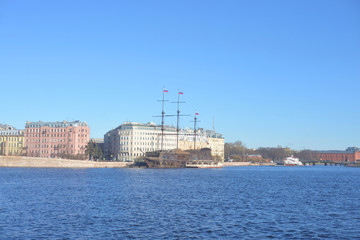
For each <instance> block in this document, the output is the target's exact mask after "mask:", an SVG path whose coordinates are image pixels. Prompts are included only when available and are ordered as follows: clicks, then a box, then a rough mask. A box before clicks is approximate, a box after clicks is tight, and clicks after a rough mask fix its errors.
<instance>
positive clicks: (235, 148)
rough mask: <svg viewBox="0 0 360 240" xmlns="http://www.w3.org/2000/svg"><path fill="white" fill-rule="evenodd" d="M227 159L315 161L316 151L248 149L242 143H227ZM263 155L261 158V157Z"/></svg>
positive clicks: (241, 160)
mask: <svg viewBox="0 0 360 240" xmlns="http://www.w3.org/2000/svg"><path fill="white" fill-rule="evenodd" d="M224 151H225V159H232V160H233V161H237V162H250V161H252V162H265V161H273V162H282V160H283V159H284V158H287V157H290V156H294V157H297V158H299V159H300V161H311V160H314V158H315V154H314V151H311V150H308V149H305V150H301V151H295V150H293V149H290V148H288V147H281V146H278V147H260V148H257V149H249V148H247V147H246V146H245V145H244V144H243V143H242V142H241V141H236V142H234V143H225V148H224ZM259 155H261V157H259Z"/></svg>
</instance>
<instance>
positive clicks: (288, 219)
mask: <svg viewBox="0 0 360 240" xmlns="http://www.w3.org/2000/svg"><path fill="white" fill-rule="evenodd" d="M359 184H360V169H359V168H346V167H318V166H316V167H226V168H223V169H45V168H43V169H32V168H0V239H267V238H274V239H326V238H327V239H359V238H360V187H359Z"/></svg>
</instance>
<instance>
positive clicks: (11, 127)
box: [0, 124, 16, 130]
mask: <svg viewBox="0 0 360 240" xmlns="http://www.w3.org/2000/svg"><path fill="white" fill-rule="evenodd" d="M0 130H16V128H14V127H13V126H10V125H9V124H0Z"/></svg>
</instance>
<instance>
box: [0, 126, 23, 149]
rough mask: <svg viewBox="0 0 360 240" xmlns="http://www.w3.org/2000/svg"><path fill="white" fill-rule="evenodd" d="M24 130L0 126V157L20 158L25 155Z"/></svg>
mask: <svg viewBox="0 0 360 240" xmlns="http://www.w3.org/2000/svg"><path fill="white" fill-rule="evenodd" d="M24 137H25V134H24V130H17V129H16V128H14V127H12V126H10V125H1V124H0V155H15V156H21V155H23V154H25V151H24V150H25V146H24Z"/></svg>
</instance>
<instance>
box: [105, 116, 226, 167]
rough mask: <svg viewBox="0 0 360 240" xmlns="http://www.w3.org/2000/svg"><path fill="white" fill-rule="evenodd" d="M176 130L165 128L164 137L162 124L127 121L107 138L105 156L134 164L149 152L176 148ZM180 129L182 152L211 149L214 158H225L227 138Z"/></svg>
mask: <svg viewBox="0 0 360 240" xmlns="http://www.w3.org/2000/svg"><path fill="white" fill-rule="evenodd" d="M176 135H177V134H176V128H175V127H171V126H164V136H163V138H162V134H161V125H156V124H155V123H147V124H142V123H134V122H125V123H123V124H122V125H120V126H119V127H117V128H115V129H113V130H110V131H109V132H107V133H106V134H105V135H104V153H105V157H106V158H107V159H114V160H115V159H116V160H119V161H133V160H135V159H136V158H139V157H141V156H144V155H145V153H146V152H150V151H156V150H161V149H162V150H169V149H175V148H177V137H176ZM194 136H195V134H194V130H192V129H181V130H180V132H179V140H178V148H180V149H182V150H187V149H194V146H195V148H196V149H200V148H211V149H212V154H213V156H217V157H218V158H219V159H221V160H223V159H224V138H223V137H222V135H221V134H217V133H214V132H212V131H204V130H202V129H199V130H197V132H196V141H195V138H194Z"/></svg>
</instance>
